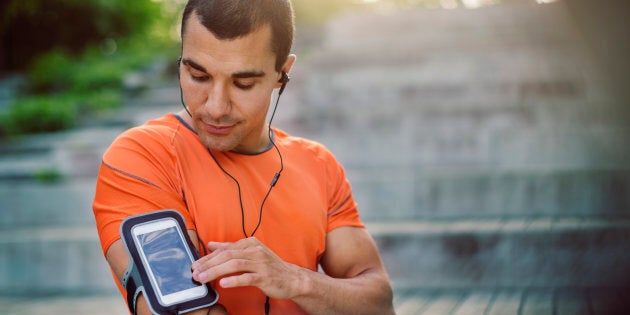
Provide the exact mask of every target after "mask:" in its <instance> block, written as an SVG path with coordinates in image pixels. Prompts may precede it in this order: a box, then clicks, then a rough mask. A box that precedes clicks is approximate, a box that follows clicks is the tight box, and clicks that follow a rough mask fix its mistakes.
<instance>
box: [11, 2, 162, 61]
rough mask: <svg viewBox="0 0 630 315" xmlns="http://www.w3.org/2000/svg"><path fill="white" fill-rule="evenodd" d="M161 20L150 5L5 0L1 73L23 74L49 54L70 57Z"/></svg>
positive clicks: (143, 31)
mask: <svg viewBox="0 0 630 315" xmlns="http://www.w3.org/2000/svg"><path fill="white" fill-rule="evenodd" d="M162 18H163V15H162V9H161V4H160V3H159V2H157V1H152V0H133V1H128V0H5V1H3V3H2V4H0V71H2V70H3V69H2V67H3V66H4V67H6V69H5V70H11V71H15V70H18V71H19V70H23V69H25V68H26V67H28V66H29V65H30V64H31V62H32V61H34V60H35V59H37V57H38V56H40V55H42V54H44V53H46V52H48V51H50V50H62V51H67V52H71V53H73V54H77V53H80V52H81V51H83V50H84V49H85V48H86V47H90V46H98V45H103V44H104V43H107V42H108V41H109V40H111V39H114V40H119V39H121V38H124V37H127V36H131V35H134V34H146V33H147V32H149V30H150V29H151V28H152V27H153V26H154V25H155V23H157V22H159V21H160V19H162Z"/></svg>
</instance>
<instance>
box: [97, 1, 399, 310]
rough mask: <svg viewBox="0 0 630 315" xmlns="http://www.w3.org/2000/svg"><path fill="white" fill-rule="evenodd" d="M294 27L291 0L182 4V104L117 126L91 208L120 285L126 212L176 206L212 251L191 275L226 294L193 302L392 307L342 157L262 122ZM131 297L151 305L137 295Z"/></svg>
mask: <svg viewBox="0 0 630 315" xmlns="http://www.w3.org/2000/svg"><path fill="white" fill-rule="evenodd" d="M293 29H294V25H293V11H292V8H291V4H290V1H289V0H257V1H253V0H238V1H235V0H214V1H212V0H209V1H203V0H190V1H189V2H188V4H187V5H186V8H185V10H184V14H183V19H182V56H181V59H180V63H179V67H180V68H179V71H180V84H181V88H182V93H183V97H182V103H183V105H184V109H183V110H181V111H180V112H179V113H177V114H167V115H166V116H164V117H162V118H160V119H157V120H154V121H150V122H148V123H146V124H145V125H143V126H140V127H137V128H133V129H130V130H128V131H126V132H125V133H123V134H122V135H121V136H120V137H119V138H118V139H116V141H115V142H114V143H113V144H112V145H111V147H110V148H109V149H108V151H107V152H106V153H105V155H104V157H103V163H102V166H101V169H100V173H99V178H98V181H97V191H96V196H95V200H94V205H93V207H94V214H95V218H96V222H97V227H98V231H99V235H100V238H101V244H102V246H103V251H104V253H105V255H106V258H107V261H108V262H109V264H110V266H111V268H112V271H113V272H114V274H115V276H116V278H117V280H118V282H117V283H118V284H119V286H120V279H121V278H122V275H123V273H124V271H125V269H126V268H127V264H128V259H129V258H128V255H127V253H126V250H125V248H124V245H123V243H122V241H121V240H120V236H119V235H118V233H119V232H118V229H119V226H120V223H121V221H122V220H124V219H125V218H126V217H128V216H131V215H135V214H139V213H144V212H149V211H155V210H160V209H175V210H177V211H178V212H180V213H181V214H182V215H183V216H184V218H185V221H186V225H187V228H188V232H189V234H190V237H191V239H192V240H193V242H194V243H199V244H202V245H201V246H200V248H199V251H200V252H202V253H204V254H205V253H208V252H209V254H207V255H205V256H204V257H202V258H201V259H199V260H198V261H196V262H195V263H194V264H193V266H192V270H193V277H194V279H195V280H196V281H199V282H202V283H208V282H210V283H212V284H213V286H214V287H215V289H216V290H217V291H218V293H219V295H220V300H219V303H220V306H215V307H214V308H213V309H211V310H202V311H197V313H200V314H206V313H212V314H224V312H226V311H227V313H230V314H263V313H264V312H265V311H266V312H269V313H271V314H392V313H393V308H392V291H391V286H390V284H389V279H388V277H387V274H386V272H385V270H384V267H383V265H382V262H381V259H380V257H379V254H378V251H377V249H376V246H375V244H374V241H373V240H372V238H371V237H370V236H369V234H368V233H367V232H366V230H365V227H364V225H363V223H362V222H361V221H360V219H359V216H358V212H357V208H356V203H355V202H354V199H353V197H352V194H351V189H350V185H349V183H348V181H347V179H346V177H345V173H344V171H343V168H342V167H341V166H340V165H339V164H338V162H337V161H336V160H335V158H334V157H333V155H332V154H331V153H330V152H329V151H328V150H326V149H325V148H324V147H323V146H322V145H320V144H318V143H315V142H312V141H308V140H305V139H301V138H297V137H292V136H289V135H287V134H286V133H284V132H282V131H280V130H278V129H273V128H271V127H270V126H269V125H268V124H267V122H266V115H267V112H268V110H269V107H270V99H271V98H272V92H273V91H274V89H278V88H284V85H286V83H287V81H288V77H287V76H286V74H287V73H289V72H290V70H291V67H292V66H293V63H294V62H295V56H294V55H290V49H291V45H292V42H293ZM276 105H277V103H276ZM205 242H208V243H205ZM206 245H207V251H206V248H204V246H206ZM318 267H321V270H322V271H323V272H318ZM121 290H122V291H124V290H123V289H122V288H121ZM123 293H124V292H123ZM137 307H138V313H139V314H145V313H148V312H149V310H148V308H147V304H146V302H145V301H144V299H143V298H142V297H140V299H139V302H138V306H137ZM267 309H270V310H268V311H267Z"/></svg>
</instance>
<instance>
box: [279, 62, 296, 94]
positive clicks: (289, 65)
mask: <svg viewBox="0 0 630 315" xmlns="http://www.w3.org/2000/svg"><path fill="white" fill-rule="evenodd" d="M296 59H297V57H296V56H295V55H294V54H290V55H289V56H288V57H287V61H285V62H284V65H283V66H282V69H280V73H281V74H282V73H285V74H287V75H288V74H289V73H291V68H293V64H294V63H295V60H296ZM281 79H282V77H280V78H278V84H277V85H276V88H281V87H282V84H283V83H282V82H281V81H280V80H281ZM285 84H286V83H285Z"/></svg>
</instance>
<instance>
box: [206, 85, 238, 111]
mask: <svg viewBox="0 0 630 315" xmlns="http://www.w3.org/2000/svg"><path fill="white" fill-rule="evenodd" d="M208 93H209V95H208V98H207V100H206V104H205V109H206V112H207V113H208V114H209V115H210V116H211V117H212V118H213V119H217V120H218V119H220V118H221V117H223V116H225V115H227V114H229V112H230V110H231V108H232V104H231V102H230V91H229V88H228V84H225V83H218V82H217V83H216V84H214V85H213V87H212V89H210V91H209V92H208Z"/></svg>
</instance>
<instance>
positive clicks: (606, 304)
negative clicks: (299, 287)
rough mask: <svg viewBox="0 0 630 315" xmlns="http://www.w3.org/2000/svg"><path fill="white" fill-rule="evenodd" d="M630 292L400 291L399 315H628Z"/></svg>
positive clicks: (507, 289)
mask: <svg viewBox="0 0 630 315" xmlns="http://www.w3.org/2000/svg"><path fill="white" fill-rule="evenodd" d="M629 298H630V288H627V287H626V288H585V289H575V288H573V289H571V288H559V289H551V288H527V289H510V288H494V289H485V290H484V289H477V290H474V289H473V290H422V289H412V290H399V291H397V292H396V294H395V296H394V303H395V308H396V314H398V315H444V314H451V315H478V314H488V315H492V314H496V315H517V314H518V315H552V314H554V315H576V314H585V315H589V314H593V315H597V314H627V310H628V308H629V307H630V299H629Z"/></svg>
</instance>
